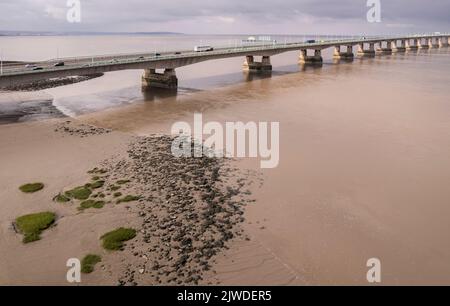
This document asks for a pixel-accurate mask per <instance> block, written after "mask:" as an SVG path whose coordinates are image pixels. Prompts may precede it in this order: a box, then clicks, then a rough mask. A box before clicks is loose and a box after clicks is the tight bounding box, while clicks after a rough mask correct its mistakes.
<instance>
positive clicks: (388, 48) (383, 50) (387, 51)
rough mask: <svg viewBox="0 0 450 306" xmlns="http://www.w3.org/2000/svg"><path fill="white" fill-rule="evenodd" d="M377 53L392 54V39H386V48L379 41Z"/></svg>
mask: <svg viewBox="0 0 450 306" xmlns="http://www.w3.org/2000/svg"><path fill="white" fill-rule="evenodd" d="M377 53H378V54H380V55H381V54H392V41H386V48H383V42H380V47H379V48H378V49H377Z"/></svg>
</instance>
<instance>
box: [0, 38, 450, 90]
mask: <svg viewBox="0 0 450 306" xmlns="http://www.w3.org/2000/svg"><path fill="white" fill-rule="evenodd" d="M449 36H450V34H448V33H445V34H433V35H430V34H427V35H409V36H398V37H361V38H357V39H345V40H327V41H316V42H314V43H307V42H298V43H283V44H280V43H277V44H276V43H272V44H269V45H257V46H240V47H234V48H218V49H215V50H214V51H208V52H194V51H190V50H189V51H179V52H176V51H173V52H165V53H161V54H156V53H154V52H153V53H134V54H120V55H107V56H95V57H78V58H61V59H58V60H49V61H45V62H38V63H35V64H36V65H37V66H39V67H42V70H32V69H29V68H25V66H24V65H22V66H20V65H19V64H14V65H4V66H3V69H2V72H1V74H0V88H4V87H9V86H15V85H20V84H27V83H30V82H33V81H38V80H45V79H50V78H58V77H67V76H76V75H89V74H96V73H105V72H111V71H118V70H127V69H143V70H145V73H144V76H143V83H144V85H146V84H147V85H149V86H155V87H167V88H176V86H177V81H176V74H175V69H176V68H179V67H183V66H187V65H192V64H195V63H199V62H203V61H208V60H215V59H224V58H230V57H245V58H246V61H245V64H244V69H247V70H257V71H259V70H271V69H272V66H271V63H270V57H271V56H273V55H277V54H280V53H284V52H289V51H300V56H299V62H301V63H316V62H322V57H321V50H323V49H327V48H331V47H334V48H335V57H336V58H344V59H347V58H353V47H354V46H359V51H358V54H359V55H373V54H375V52H379V53H389V52H402V51H404V50H406V49H413V50H414V49H418V48H432V47H442V46H448V44H449ZM398 42H400V45H399V44H398ZM383 44H384V45H385V46H384V45H383ZM376 45H379V48H377V49H376V48H375V47H376ZM341 46H344V47H347V51H345V52H341V50H340V49H341ZM366 46H368V49H366ZM308 50H314V55H313V56H308ZM254 56H262V58H263V60H262V62H255V61H254ZM60 61H63V62H64V63H65V65H64V66H62V67H54V64H55V63H56V62H60ZM156 69H164V70H165V73H157V72H156Z"/></svg>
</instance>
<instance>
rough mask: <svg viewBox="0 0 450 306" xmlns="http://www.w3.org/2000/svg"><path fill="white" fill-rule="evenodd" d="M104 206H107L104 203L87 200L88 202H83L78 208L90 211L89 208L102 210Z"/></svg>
mask: <svg viewBox="0 0 450 306" xmlns="http://www.w3.org/2000/svg"><path fill="white" fill-rule="evenodd" d="M103 206H105V202H104V201H94V200H87V201H84V202H81V204H80V207H78V209H79V210H85V209H89V208H96V209H101V208H103Z"/></svg>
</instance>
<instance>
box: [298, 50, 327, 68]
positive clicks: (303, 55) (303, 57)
mask: <svg viewBox="0 0 450 306" xmlns="http://www.w3.org/2000/svg"><path fill="white" fill-rule="evenodd" d="M299 63H300V64H322V63H323V58H322V51H321V50H314V56H309V55H308V49H302V50H300V58H299Z"/></svg>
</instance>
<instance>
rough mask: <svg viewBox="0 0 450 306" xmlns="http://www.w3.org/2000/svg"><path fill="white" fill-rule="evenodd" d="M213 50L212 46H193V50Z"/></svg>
mask: <svg viewBox="0 0 450 306" xmlns="http://www.w3.org/2000/svg"><path fill="white" fill-rule="evenodd" d="M209 51H214V48H213V47H211V46H195V48H194V52H209Z"/></svg>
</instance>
